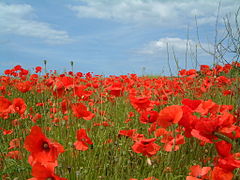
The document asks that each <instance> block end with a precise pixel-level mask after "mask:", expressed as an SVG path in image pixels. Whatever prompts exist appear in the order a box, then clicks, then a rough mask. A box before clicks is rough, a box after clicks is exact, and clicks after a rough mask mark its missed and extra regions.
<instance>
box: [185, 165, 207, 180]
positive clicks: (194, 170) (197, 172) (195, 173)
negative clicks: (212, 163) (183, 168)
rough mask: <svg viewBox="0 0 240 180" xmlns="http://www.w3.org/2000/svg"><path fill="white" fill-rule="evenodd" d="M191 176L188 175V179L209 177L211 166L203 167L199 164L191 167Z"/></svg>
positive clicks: (194, 179) (198, 179) (195, 179)
mask: <svg viewBox="0 0 240 180" xmlns="http://www.w3.org/2000/svg"><path fill="white" fill-rule="evenodd" d="M190 171H191V172H190V173H189V175H190V176H187V178H186V180H201V179H209V174H210V173H211V167H203V168H201V167H200V166H199V165H195V166H192V167H190Z"/></svg>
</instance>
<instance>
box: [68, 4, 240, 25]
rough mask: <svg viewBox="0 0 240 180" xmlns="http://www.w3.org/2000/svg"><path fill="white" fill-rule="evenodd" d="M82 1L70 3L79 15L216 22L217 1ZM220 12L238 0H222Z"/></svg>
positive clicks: (142, 20) (179, 22)
mask: <svg viewBox="0 0 240 180" xmlns="http://www.w3.org/2000/svg"><path fill="white" fill-rule="evenodd" d="M79 1H80V2H83V4H82V5H70V6H69V8H70V9H71V10H73V11H75V12H76V14H77V16H78V17H80V18H99V19H112V20H116V21H120V22H125V23H132V22H133V23H140V24H149V23H151V24H156V25H160V26H175V27H181V26H183V25H187V24H193V23H195V20H194V18H195V15H196V16H197V17H198V22H199V24H208V23H214V22H215V20H216V14H217V8H218V3H219V2H218V1H215V0H212V1H206V0H192V1H188V0H181V1H179V0H169V1H160V0H130V1H129V0H121V1H118V0H101V1H100V0H91V1H88V0H79ZM221 2H222V3H221V15H225V14H226V13H229V12H233V10H234V9H236V8H237V5H240V3H239V2H237V0H222V1H221Z"/></svg>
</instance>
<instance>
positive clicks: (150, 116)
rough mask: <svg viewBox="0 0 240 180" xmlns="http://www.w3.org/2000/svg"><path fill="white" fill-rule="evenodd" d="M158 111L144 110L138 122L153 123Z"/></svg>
mask: <svg viewBox="0 0 240 180" xmlns="http://www.w3.org/2000/svg"><path fill="white" fill-rule="evenodd" d="M157 118H158V112H157V111H144V112H142V113H141V116H140V118H139V119H140V122H141V123H143V124H147V123H154V122H155V121H157Z"/></svg>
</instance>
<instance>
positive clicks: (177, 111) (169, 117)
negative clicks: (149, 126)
mask: <svg viewBox="0 0 240 180" xmlns="http://www.w3.org/2000/svg"><path fill="white" fill-rule="evenodd" d="M182 116H183V111H182V107H181V106H178V105H172V106H168V107H166V108H164V109H162V110H161V111H160V113H159V116H158V121H157V122H158V125H159V126H161V127H163V128H167V127H168V126H170V125H171V124H172V123H174V124H176V123H178V122H179V121H180V120H181V118H182Z"/></svg>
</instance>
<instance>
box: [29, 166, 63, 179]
mask: <svg viewBox="0 0 240 180" xmlns="http://www.w3.org/2000/svg"><path fill="white" fill-rule="evenodd" d="M32 176H33V178H30V179H28V180H48V179H49V180H67V179H66V178H61V177H59V176H57V175H56V174H55V173H54V167H51V166H46V165H42V164H40V163H36V164H34V165H33V167H32Z"/></svg>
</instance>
